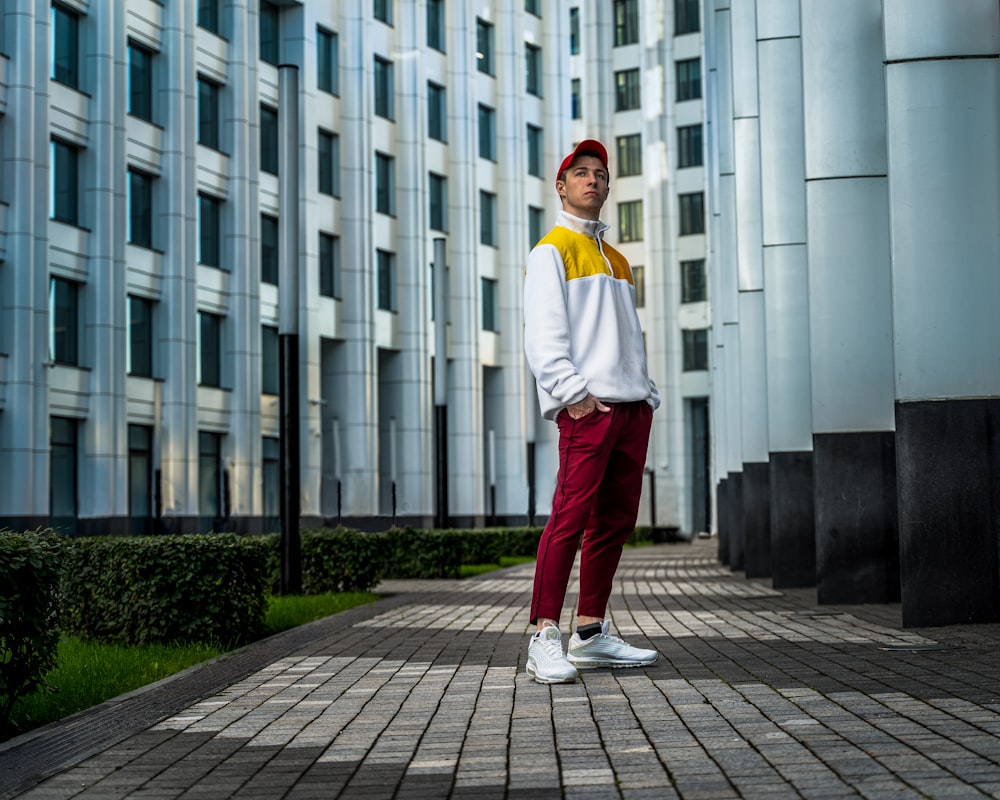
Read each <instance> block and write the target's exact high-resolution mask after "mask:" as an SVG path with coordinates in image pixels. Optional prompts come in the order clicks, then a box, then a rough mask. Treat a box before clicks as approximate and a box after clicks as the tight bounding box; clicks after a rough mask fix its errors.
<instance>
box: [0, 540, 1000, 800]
mask: <svg viewBox="0 0 1000 800" xmlns="http://www.w3.org/2000/svg"><path fill="white" fill-rule="evenodd" d="M715 547H716V541H715V540H707V541H706V540H697V541H695V542H693V543H690V544H686V543H681V544H670V545H659V546H656V547H651V548H640V549H634V550H631V549H630V550H627V551H626V553H625V556H624V558H623V561H622V566H621V568H620V570H619V573H618V577H619V580H618V582H617V585H616V591H615V595H614V596H613V598H612V608H611V617H612V619H613V627H614V628H616V629H617V630H618V631H619V632H620V634H621V635H622V636H623V637H624V638H626V639H629V640H631V641H633V642H635V643H636V644H638V645H640V646H647V645H648V646H653V647H656V648H657V649H658V650H659V651H660V652H661V653H662V655H663V657H662V658H661V660H660V661H659V662H658V663H657V664H656V665H654V666H652V667H649V668H646V669H633V670H616V671H612V670H592V671H587V672H584V673H582V675H581V679H580V680H579V681H578V682H577V683H575V684H568V685H566V684H563V685H556V686H541V685H538V684H536V683H534V682H532V681H531V680H530V679H529V678H527V676H526V675H525V674H524V669H523V664H524V658H525V655H526V650H527V643H528V633H529V628H528V625H527V623H526V617H527V610H526V608H527V603H528V599H529V592H530V586H531V576H532V566H531V565H526V566H523V567H515V568H513V569H509V570H505V571H503V572H500V573H494V574H493V575H489V576H483V577H482V578H479V579H474V580H467V581H406V582H402V581H398V582H392V583H389V584H386V585H384V586H383V587H381V591H383V592H384V593H385V594H386V597H385V599H383V600H381V601H379V602H378V603H376V604H374V605H372V606H368V607H365V608H361V609H353V610H352V611H349V612H345V613H344V614H340V615H337V616H335V617H330V618H328V619H326V620H321V621H319V622H317V623H313V624H312V625H309V626H304V627H303V628H299V629H296V630H295V631H290V632H288V633H286V634H281V635H279V636H276V637H272V638H271V639H269V640H266V641H265V642H262V643H258V644H255V645H252V646H250V647H248V648H245V649H244V650H242V651H240V652H239V653H237V654H234V655H233V656H231V657H227V658H224V659H221V660H219V661H218V662H216V663H213V664H211V665H208V666H204V667H201V668H197V669H194V670H190V671H188V672H186V673H184V674H183V675H181V676H179V677H177V678H175V679H172V680H167V681H165V682H162V683H161V684H158V685H157V686H155V687H152V688H149V689H147V690H144V691H140V692H137V693H133V694H132V695H130V696H128V697H126V698H123V699H119V700H118V701H116V702H112V703H108V704H105V705H104V706H102V707H99V708H98V709H94V710H92V711H88V712H84V713H83V714H81V715H77V717H74V718H72V719H71V720H68V721H66V722H63V723H60V724H57V725H53V726H48V727H47V728H45V729H43V730H42V731H40V732H37V733H35V734H30V735H28V736H26V737H22V738H21V739H18V740H14V741H13V742H10V743H8V744H7V745H4V746H0V797H3V798H10V797H23V798H30V800H56V799H57V798H101V799H102V800H103V799H106V800H116V799H117V798H133V797H134V798H150V800H160V799H161V798H162V799H163V800H166V799H167V798H192V799H194V798H210V799H211V800H221V798H227V797H238V798H268V800H270V798H296V799H297V800H309V799H310V798H332V797H343V798H364V800H378V799H379V798H400V799H403V798H407V799H410V798H412V799H414V800H415V799H416V798H477V800H478V799H479V798H549V797H554V798H558V797H562V798H595V799H603V798H686V799H687V800H714V799H715V798H740V797H747V798H789V797H791V798H798V797H801V798H855V797H863V798H894V799H895V798H928V797H929V798H952V797H954V798H972V797H993V798H1000V658H998V652H1000V647H998V646H1000V625H981V626H954V627H949V628H936V629H925V630H903V629H902V628H901V625H900V609H899V606H898V605H889V606H860V607H856V606H845V607H830V606H823V607H817V606H816V604H815V593H814V592H813V591H811V590H792V591H787V590H785V591H781V592H778V591H774V590H772V589H771V588H770V586H769V583H768V582H766V581H756V580H754V581H748V580H746V579H745V578H744V577H743V576H742V575H741V574H734V573H732V572H730V571H729V570H728V569H727V568H726V567H724V566H722V565H720V564H718V563H717V561H716V559H715ZM572 590H573V587H571V591H572ZM567 627H568V626H566V625H565V624H564V628H567Z"/></svg>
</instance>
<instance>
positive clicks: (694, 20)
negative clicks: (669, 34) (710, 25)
mask: <svg viewBox="0 0 1000 800" xmlns="http://www.w3.org/2000/svg"><path fill="white" fill-rule="evenodd" d="M699 30H701V18H700V17H699V16H698V0H674V35H676V36H682V35H684V34H685V33H697V32H698V31H699Z"/></svg>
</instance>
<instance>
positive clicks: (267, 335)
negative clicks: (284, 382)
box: [260, 325, 281, 394]
mask: <svg viewBox="0 0 1000 800" xmlns="http://www.w3.org/2000/svg"><path fill="white" fill-rule="evenodd" d="M280 387H281V372H280V370H279V366H278V329H277V328H275V327H274V326H273V325H261V326H260V391H261V392H262V393H263V394H278V393H279V391H280Z"/></svg>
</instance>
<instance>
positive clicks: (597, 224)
mask: <svg viewBox="0 0 1000 800" xmlns="http://www.w3.org/2000/svg"><path fill="white" fill-rule="evenodd" d="M556 222H557V223H558V224H560V225H562V226H563V227H564V228H569V229H570V230H571V231H576V232H577V233H582V234H583V235H584V236H589V237H591V238H592V239H596V240H597V242H598V244H600V243H601V242H602V241H603V240H604V232H605V231H606V230H607V229H608V228H609V227H610V225H608V224H607V223H604V222H601V221H600V220H599V219H583V218H582V217H576V216H574V215H573V214H570V213H568V212H566V211H560V212H559V216H558V217H557V218H556Z"/></svg>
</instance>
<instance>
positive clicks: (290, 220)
mask: <svg viewBox="0 0 1000 800" xmlns="http://www.w3.org/2000/svg"><path fill="white" fill-rule="evenodd" d="M298 84H299V72H298V67H296V66H294V65H290V64H282V65H281V66H280V67H279V68H278V126H279V127H278V164H279V176H278V213H279V219H280V222H279V226H278V249H279V253H280V257H281V261H280V265H281V267H280V268H281V272H280V275H279V280H278V341H279V346H280V349H279V354H278V361H279V363H278V368H279V369H280V371H281V394H280V397H279V413H280V417H281V421H280V442H281V453H280V461H281V593H282V594H300V593H301V591H302V552H301V541H300V538H299V516H300V513H301V508H302V506H301V489H300V473H301V460H300V454H299V427H300V423H299V270H298V267H299V248H298V231H299V224H298V211H299V158H298V155H299V150H298V142H299V88H298Z"/></svg>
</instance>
